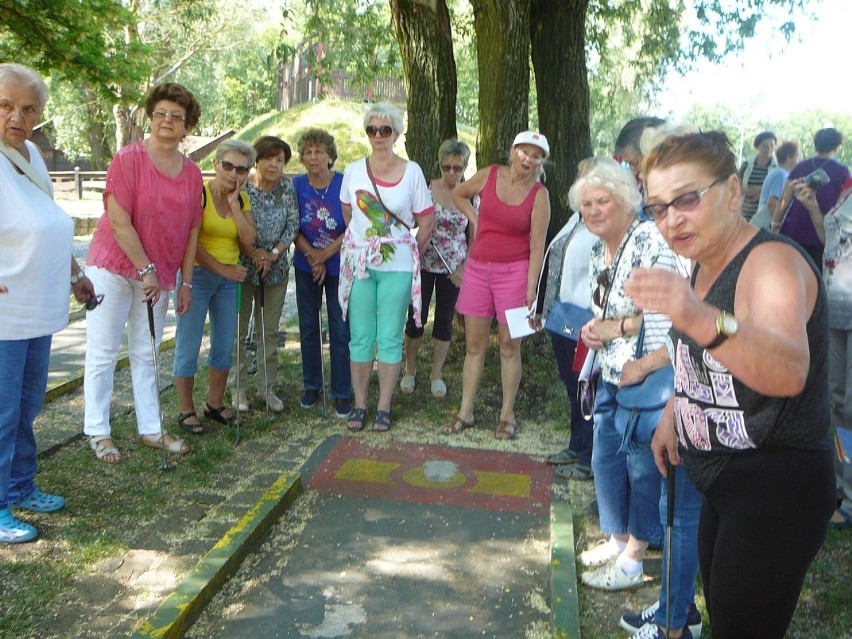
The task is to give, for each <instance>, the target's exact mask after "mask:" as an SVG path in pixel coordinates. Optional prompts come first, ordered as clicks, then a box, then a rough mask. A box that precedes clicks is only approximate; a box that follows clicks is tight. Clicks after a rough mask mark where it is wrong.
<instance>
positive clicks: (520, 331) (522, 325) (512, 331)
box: [506, 306, 535, 339]
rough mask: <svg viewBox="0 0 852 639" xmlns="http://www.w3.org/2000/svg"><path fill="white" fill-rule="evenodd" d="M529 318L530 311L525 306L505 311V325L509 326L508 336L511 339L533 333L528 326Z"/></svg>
mask: <svg viewBox="0 0 852 639" xmlns="http://www.w3.org/2000/svg"><path fill="white" fill-rule="evenodd" d="M529 317H530V309H528V308H527V307H526V306H519V307H518V308H507V309H506V324H507V325H508V326H509V335H511V336H512V339H518V338H519V337H526V336H527V335H532V334H533V333H535V330H534V329H533V328H532V327H531V326H530V320H529Z"/></svg>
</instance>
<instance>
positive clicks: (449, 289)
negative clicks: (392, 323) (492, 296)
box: [405, 271, 459, 342]
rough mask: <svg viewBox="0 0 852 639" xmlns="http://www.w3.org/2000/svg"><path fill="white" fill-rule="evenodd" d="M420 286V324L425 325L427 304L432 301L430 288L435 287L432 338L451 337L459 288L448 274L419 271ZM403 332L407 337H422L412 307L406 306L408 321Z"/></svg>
mask: <svg viewBox="0 0 852 639" xmlns="http://www.w3.org/2000/svg"><path fill="white" fill-rule="evenodd" d="M420 286H421V290H422V291H423V294H422V296H421V297H422V300H423V309H422V311H421V313H420V319H421V325H422V326H426V320H427V319H429V304H430V303H431V302H432V289H433V288H434V289H435V319H434V321H433V322H432V338H433V339H439V340H441V341H442V342H449V341H450V340H451V339H453V317H454V316H455V314H456V300H457V299H458V298H459V289H458V287H457V286H456V285H455V284H453V283H452V281H451V280H450V276H449V275H446V274H442V273H430V272H429V271H420ZM405 334H406V335H408V336H409V337H414V338H417V337H423V328H422V327H421V328H417V326H416V325H415V324H414V309H413V307H412V306H410V305H409V307H408V321H407V322H406V323H405Z"/></svg>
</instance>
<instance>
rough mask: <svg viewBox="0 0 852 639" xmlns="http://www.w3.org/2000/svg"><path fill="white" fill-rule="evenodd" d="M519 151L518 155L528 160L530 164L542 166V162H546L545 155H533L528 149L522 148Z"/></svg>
mask: <svg viewBox="0 0 852 639" xmlns="http://www.w3.org/2000/svg"><path fill="white" fill-rule="evenodd" d="M517 151H518V155H520V156H521V157H522V158H524V159H525V160H527V162H529V163H530V164H541V163H542V162H544V156H543V155H533V154H532V153H530V152H529V151H527V150H526V149H522V148H520V147H518V149H517Z"/></svg>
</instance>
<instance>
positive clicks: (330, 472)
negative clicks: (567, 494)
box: [307, 437, 552, 514]
mask: <svg viewBox="0 0 852 639" xmlns="http://www.w3.org/2000/svg"><path fill="white" fill-rule="evenodd" d="M357 459H364V460H371V461H380V462H391V463H398V464H400V466H399V467H398V468H396V469H395V470H393V471H392V472H391V473H390V482H389V483H375V482H368V481H356V480H347V479H339V478H337V477H336V476H335V475H336V474H337V472H338V471H339V470H340V468H341V467H342V466H343V464H345V463H346V462H347V461H350V460H357ZM431 460H440V461H450V462H453V463H455V464H456V465H457V466H458V470H459V471H460V472H461V473H463V474H464V475H465V476H466V479H465V482H464V483H463V484H461V485H459V486H455V487H444V486H438V487H421V486H415V485H412V484H411V483H409V482H407V481H405V480H404V479H403V474H404V473H405V472H406V471H409V470H411V469H415V468H417V467H419V466H421V465H422V464H423V463H424V462H426V461H431ZM476 471H480V472H489V473H514V474H519V475H527V476H529V478H530V493H529V496H524V497H517V496H509V495H499V494H494V495H489V494H484V493H475V492H470V489H471V488H472V487H473V486H474V485H476V483H477V477H476V475H475V472H476ZM551 483H552V472H551V469H550V467H549V466H547V465H546V464H544V463H543V462H541V461H538V460H535V459H533V458H531V457H529V456H528V455H522V454H519V453H506V452H502V451H496V450H482V449H475V448H453V447H450V446H436V445H420V444H405V443H401V442H393V443H391V444H390V445H388V446H381V447H380V446H371V445H368V444H367V443H365V442H363V441H362V440H360V439H355V438H352V437H343V438H342V439H341V440H340V441H339V442H338V443H337V445H335V447H334V449H333V450H332V451H331V452H330V453H329V455H328V457H326V458H325V459H324V460H323V461H322V462H321V463H320V464H319V466H318V467H317V469H316V472H314V474H313V475H312V476H311V477H310V478H309V479H308V481H307V487H308V488H312V489H315V490H322V491H328V492H333V493H337V494H341V495H346V496H350V497H365V498H376V499H389V500H392V501H403V502H414V503H421V504H444V505H447V506H457V507H464V508H481V509H488V510H503V511H506V512H517V513H534V514H540V513H546V512H549V510H550V486H551Z"/></svg>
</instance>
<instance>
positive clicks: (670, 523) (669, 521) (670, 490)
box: [665, 458, 675, 637]
mask: <svg viewBox="0 0 852 639" xmlns="http://www.w3.org/2000/svg"><path fill="white" fill-rule="evenodd" d="M666 492H667V494H666V548H665V550H666V557H665V561H666V636H667V637H668V636H669V628H671V621H672V614H671V611H672V599H671V593H672V528H674V507H675V467H674V466H672V463H671V462H670V461H669V460H668V458H666Z"/></svg>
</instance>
